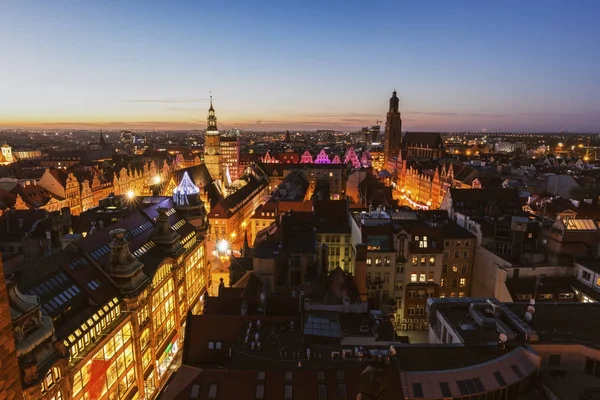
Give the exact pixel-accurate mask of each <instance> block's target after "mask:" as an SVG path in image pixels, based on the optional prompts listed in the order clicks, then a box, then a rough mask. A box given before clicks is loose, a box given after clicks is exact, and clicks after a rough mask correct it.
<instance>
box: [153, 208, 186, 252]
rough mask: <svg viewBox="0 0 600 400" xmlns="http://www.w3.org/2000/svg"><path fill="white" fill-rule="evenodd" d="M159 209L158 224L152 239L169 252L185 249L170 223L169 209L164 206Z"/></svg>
mask: <svg viewBox="0 0 600 400" xmlns="http://www.w3.org/2000/svg"><path fill="white" fill-rule="evenodd" d="M157 211H158V216H157V217H156V225H155V226H154V232H152V236H151V239H152V241H153V242H154V243H156V245H157V246H160V247H161V248H162V249H163V250H164V251H165V252H167V253H168V254H175V253H177V252H179V251H180V250H181V249H183V246H181V243H180V242H179V238H180V236H179V234H178V233H177V232H175V231H174V230H173V228H172V227H171V225H170V224H169V217H168V216H167V211H168V210H167V209H166V208H164V207H159V208H158V210H157Z"/></svg>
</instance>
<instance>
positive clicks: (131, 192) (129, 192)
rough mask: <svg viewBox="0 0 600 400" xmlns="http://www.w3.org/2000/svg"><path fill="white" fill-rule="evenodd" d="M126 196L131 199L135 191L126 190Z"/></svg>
mask: <svg viewBox="0 0 600 400" xmlns="http://www.w3.org/2000/svg"><path fill="white" fill-rule="evenodd" d="M127 197H128V198H129V199H133V198H134V197H135V193H134V192H133V190H129V191H128V192H127Z"/></svg>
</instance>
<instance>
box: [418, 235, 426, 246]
mask: <svg viewBox="0 0 600 400" xmlns="http://www.w3.org/2000/svg"><path fill="white" fill-rule="evenodd" d="M419 247H420V248H422V249H426V248H427V236H423V237H422V238H421V240H419Z"/></svg>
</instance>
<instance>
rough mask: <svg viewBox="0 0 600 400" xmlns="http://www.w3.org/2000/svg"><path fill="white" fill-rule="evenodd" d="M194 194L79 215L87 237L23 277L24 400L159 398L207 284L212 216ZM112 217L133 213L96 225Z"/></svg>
mask: <svg viewBox="0 0 600 400" xmlns="http://www.w3.org/2000/svg"><path fill="white" fill-rule="evenodd" d="M186 185H188V183H186ZM184 186H185V185H184ZM188 186H189V185H188ZM188 186H185V187H178V188H177V190H175V191H174V195H173V197H172V198H157V197H150V198H148V199H150V201H151V203H149V204H148V205H145V206H143V207H139V208H135V207H133V208H132V207H124V205H125V204H130V202H131V200H130V199H128V197H127V196H119V197H113V198H112V199H113V202H117V203H118V202H120V203H118V204H116V203H115V204H113V203H111V204H104V205H105V206H106V207H105V209H103V210H102V214H100V213H98V211H95V210H92V211H89V212H87V215H82V218H84V219H86V220H88V221H91V222H90V223H91V224H92V226H93V227H94V228H93V229H90V231H89V232H88V235H87V236H84V238H83V239H80V240H77V241H75V242H72V243H71V244H69V246H68V248H67V249H64V250H59V251H58V252H57V253H56V254H53V255H51V256H48V257H47V258H44V259H42V260H39V259H37V260H32V261H31V262H29V263H25V264H23V265H22V266H21V267H20V269H19V276H18V278H19V279H18V281H19V282H20V289H22V290H23V293H21V292H20V291H19V290H17V288H16V286H11V285H9V290H8V292H9V299H10V302H11V313H10V315H12V317H13V325H14V327H15V328H14V332H15V333H14V334H15V337H16V353H17V355H18V359H19V363H20V364H21V369H22V370H23V388H24V392H25V396H26V397H25V398H27V399H40V398H42V399H48V400H66V399H70V398H72V399H120V398H127V399H143V398H154V396H156V392H157V391H158V390H159V389H160V388H161V387H162V386H163V385H164V384H165V383H166V381H167V379H168V377H169V366H170V365H171V363H172V362H173V360H174V359H176V357H177V356H178V353H179V351H180V349H181V346H182V343H183V337H184V333H185V325H186V318H187V316H188V315H190V313H200V312H201V311H202V300H201V296H202V295H203V293H204V292H205V290H206V287H207V286H208V285H209V284H210V269H209V268H208V267H207V266H206V263H205V244H204V237H205V234H206V228H207V226H206V225H207V219H206V213H205V212H204V210H203V202H202V201H201V200H200V198H199V190H187V189H189V187H188ZM191 186H193V185H191ZM191 186H190V187H191ZM183 189H186V190H183ZM196 189H197V188H196ZM136 201H144V200H142V199H136ZM127 202H129V203H127ZM115 208H116V209H120V210H123V209H127V210H128V212H127V213H126V215H125V217H124V218H122V219H120V220H117V221H116V222H114V223H112V224H111V223H110V222H109V223H108V224H105V226H103V225H102V224H96V223H94V221H95V218H99V215H104V214H106V213H107V212H111V210H113V209H115ZM96 215H98V217H97V216H96ZM109 221H110V219H109ZM190 221H194V222H193V223H192V222H190ZM40 265H43V267H44V268H43V271H41V270H40ZM0 294H1V293H0ZM6 343H8V342H6ZM32 343H33V344H32ZM1 355H2V354H1V353H0V356H1ZM7 384H8V383H7ZM28 394H29V397H27V396H28Z"/></svg>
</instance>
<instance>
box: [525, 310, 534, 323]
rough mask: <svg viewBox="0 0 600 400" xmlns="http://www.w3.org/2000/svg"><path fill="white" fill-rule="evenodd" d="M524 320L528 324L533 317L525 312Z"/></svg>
mask: <svg viewBox="0 0 600 400" xmlns="http://www.w3.org/2000/svg"><path fill="white" fill-rule="evenodd" d="M525 319H526V320H527V322H530V321H531V320H532V319H533V315H531V313H530V312H529V311H527V312H526V313H525Z"/></svg>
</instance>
